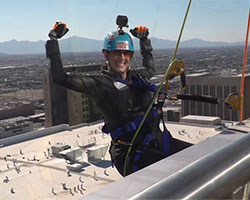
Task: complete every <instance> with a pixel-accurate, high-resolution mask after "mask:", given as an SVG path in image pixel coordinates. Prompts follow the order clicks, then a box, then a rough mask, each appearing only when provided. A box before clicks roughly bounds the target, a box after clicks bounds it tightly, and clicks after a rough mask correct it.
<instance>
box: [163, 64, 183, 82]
mask: <svg viewBox="0 0 250 200" xmlns="http://www.w3.org/2000/svg"><path fill="white" fill-rule="evenodd" d="M183 72H184V62H183V61H182V60H177V59H175V60H174V61H172V62H171V63H170V64H169V73H168V77H167V79H172V78H174V77H176V76H179V75H181V74H182V73H183Z"/></svg>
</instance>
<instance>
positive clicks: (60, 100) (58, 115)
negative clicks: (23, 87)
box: [43, 65, 101, 127]
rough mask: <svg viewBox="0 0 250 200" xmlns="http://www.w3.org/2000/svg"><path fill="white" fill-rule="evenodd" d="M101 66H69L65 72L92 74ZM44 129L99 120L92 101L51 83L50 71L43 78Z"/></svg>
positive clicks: (81, 94)
mask: <svg viewBox="0 0 250 200" xmlns="http://www.w3.org/2000/svg"><path fill="white" fill-rule="evenodd" d="M100 69H101V65H86V66H73V67H72V66H69V67H65V68H64V70H65V72H70V73H72V72H77V73H85V74H86V73H87V72H88V73H93V72H96V71H100ZM43 84H44V107H45V118H46V119H45V127H49V126H54V125H58V124H63V123H65V124H70V125H76V124H80V123H84V122H92V121H96V120H98V119H100V116H101V115H100V113H99V111H98V109H97V107H96V106H95V105H94V103H93V102H92V100H91V99H90V98H89V97H88V96H87V95H85V94H83V93H80V92H75V91H73V90H69V89H66V88H64V87H62V86H60V85H58V84H55V83H53V82H52V79H51V75H50V71H48V72H46V73H45V74H44V76H43Z"/></svg>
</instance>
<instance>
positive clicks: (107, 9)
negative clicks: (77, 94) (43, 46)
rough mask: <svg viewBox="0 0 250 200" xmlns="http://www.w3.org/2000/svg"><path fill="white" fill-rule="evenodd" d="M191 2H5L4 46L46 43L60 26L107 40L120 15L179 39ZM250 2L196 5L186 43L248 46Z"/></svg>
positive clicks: (1, 14) (199, 1)
mask: <svg viewBox="0 0 250 200" xmlns="http://www.w3.org/2000/svg"><path fill="white" fill-rule="evenodd" d="M188 1H189V0H8V1H7V0H5V1H1V7H0V24H1V38H0V42H3V41H9V40H12V39H16V40H30V41H37V40H46V39H47V33H48V31H49V30H50V29H51V28H52V26H53V24H54V22H55V21H63V22H65V23H66V24H67V25H68V27H69V29H70V32H69V33H68V34H67V37H70V36H73V35H77V36H81V37H87V38H92V39H98V40H102V39H103V38H104V37H105V35H106V33H107V32H110V31H114V30H116V24H115V20H116V16H117V15H119V14H121V15H127V16H128V19H129V26H130V28H133V27H135V26H138V25H145V26H148V27H149V30H150V36H151V37H158V38H162V39H169V40H177V37H178V34H179V31H180V27H181V23H182V20H183V18H184V14H185V10H186V7H187V5H188ZM248 10H249V0H192V4H191V7H190V11H189V15H188V18H187V22H186V26H185V29H184V32H183V36H182V40H187V39H192V38H199V39H204V40H208V41H223V42H236V41H244V40H245V34H246V26H247V18H248Z"/></svg>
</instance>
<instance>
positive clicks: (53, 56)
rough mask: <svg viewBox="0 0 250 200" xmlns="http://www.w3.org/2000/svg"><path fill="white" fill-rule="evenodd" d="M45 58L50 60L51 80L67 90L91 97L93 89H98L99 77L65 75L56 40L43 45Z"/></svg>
mask: <svg viewBox="0 0 250 200" xmlns="http://www.w3.org/2000/svg"><path fill="white" fill-rule="evenodd" d="M45 49H46V56H47V57H48V58H49V59H50V70H51V76H52V80H53V81H54V82H55V83H57V84H59V85H62V86H64V87H67V88H68V89H72V90H75V91H78V92H84V93H86V94H89V95H90V96H91V93H92V91H93V90H95V88H97V87H99V86H98V85H100V84H99V82H100V81H101V77H100V76H89V75H84V76H83V75H80V74H75V73H70V74H66V73H64V70H63V65H62V60H61V55H60V50H59V45H58V41H57V40H48V41H47V42H46V45H45Z"/></svg>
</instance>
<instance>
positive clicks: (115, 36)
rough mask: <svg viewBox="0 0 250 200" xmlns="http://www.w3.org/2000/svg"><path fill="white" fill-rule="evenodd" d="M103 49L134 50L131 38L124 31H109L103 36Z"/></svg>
mask: <svg viewBox="0 0 250 200" xmlns="http://www.w3.org/2000/svg"><path fill="white" fill-rule="evenodd" d="M103 50H107V51H111V50H127V51H132V52H133V51H134V45H133V41H132V38H131V37H130V35H129V34H128V33H126V32H122V33H119V32H110V33H108V34H107V36H106V37H105V38H104V44H103Z"/></svg>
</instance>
